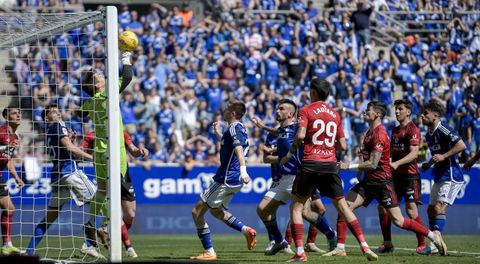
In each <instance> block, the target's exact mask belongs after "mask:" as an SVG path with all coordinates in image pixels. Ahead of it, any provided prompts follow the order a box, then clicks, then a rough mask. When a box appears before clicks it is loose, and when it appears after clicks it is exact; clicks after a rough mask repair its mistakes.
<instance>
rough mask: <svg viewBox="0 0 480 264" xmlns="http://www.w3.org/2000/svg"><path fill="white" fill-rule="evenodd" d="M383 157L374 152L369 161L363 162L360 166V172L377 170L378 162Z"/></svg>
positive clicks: (379, 153)
mask: <svg viewBox="0 0 480 264" xmlns="http://www.w3.org/2000/svg"><path fill="white" fill-rule="evenodd" d="M381 157H382V153H381V152H372V154H371V155H370V159H369V160H367V161H362V162H360V163H359V164H358V170H359V171H370V170H374V169H376V168H377V166H378V162H379V161H380V158H381Z"/></svg>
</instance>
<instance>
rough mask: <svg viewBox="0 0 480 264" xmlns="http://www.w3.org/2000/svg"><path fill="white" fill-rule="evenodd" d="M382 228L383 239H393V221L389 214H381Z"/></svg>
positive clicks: (379, 216)
mask: <svg viewBox="0 0 480 264" xmlns="http://www.w3.org/2000/svg"><path fill="white" fill-rule="evenodd" d="M378 218H379V219H380V228H381V229H382V235H383V241H385V242H386V241H392V228H391V225H392V222H391V220H390V217H389V216H388V214H379V215H378Z"/></svg>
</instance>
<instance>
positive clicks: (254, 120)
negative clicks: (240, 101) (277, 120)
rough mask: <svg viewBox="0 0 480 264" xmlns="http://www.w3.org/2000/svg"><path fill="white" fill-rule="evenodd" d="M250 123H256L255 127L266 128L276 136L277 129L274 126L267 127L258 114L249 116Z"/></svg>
mask: <svg viewBox="0 0 480 264" xmlns="http://www.w3.org/2000/svg"><path fill="white" fill-rule="evenodd" d="M251 120H252V123H253V124H254V125H256V126H257V127H259V128H261V129H264V130H267V131H268V132H270V133H272V134H273V135H275V136H278V129H277V128H274V127H269V126H266V125H265V123H263V122H262V120H261V119H260V118H259V117H258V116H253V117H252V118H251Z"/></svg>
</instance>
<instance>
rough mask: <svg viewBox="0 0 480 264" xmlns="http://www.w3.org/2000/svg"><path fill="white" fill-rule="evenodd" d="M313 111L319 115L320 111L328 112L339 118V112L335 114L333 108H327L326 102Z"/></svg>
mask: <svg viewBox="0 0 480 264" xmlns="http://www.w3.org/2000/svg"><path fill="white" fill-rule="evenodd" d="M313 113H314V114H316V115H319V114H320V113H327V114H329V115H331V116H332V117H333V118H337V114H335V112H333V111H332V110H331V109H328V108H326V107H325V105H324V104H322V107H318V108H317V109H314V110H313Z"/></svg>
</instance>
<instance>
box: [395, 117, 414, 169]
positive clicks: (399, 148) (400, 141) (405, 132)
mask: <svg viewBox="0 0 480 264" xmlns="http://www.w3.org/2000/svg"><path fill="white" fill-rule="evenodd" d="M391 145H392V161H393V162H395V161H397V160H401V159H403V158H404V157H405V156H407V155H408V153H410V146H419V145H420V130H419V129H418V127H417V126H416V125H415V124H414V123H413V122H412V121H410V122H409V123H408V124H407V125H406V126H405V127H401V126H397V127H396V128H394V129H393V131H392V141H391ZM394 173H395V174H411V175H414V174H418V165H417V159H414V160H412V161H411V162H410V163H408V164H404V165H401V166H399V167H398V169H397V170H395V172H394Z"/></svg>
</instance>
